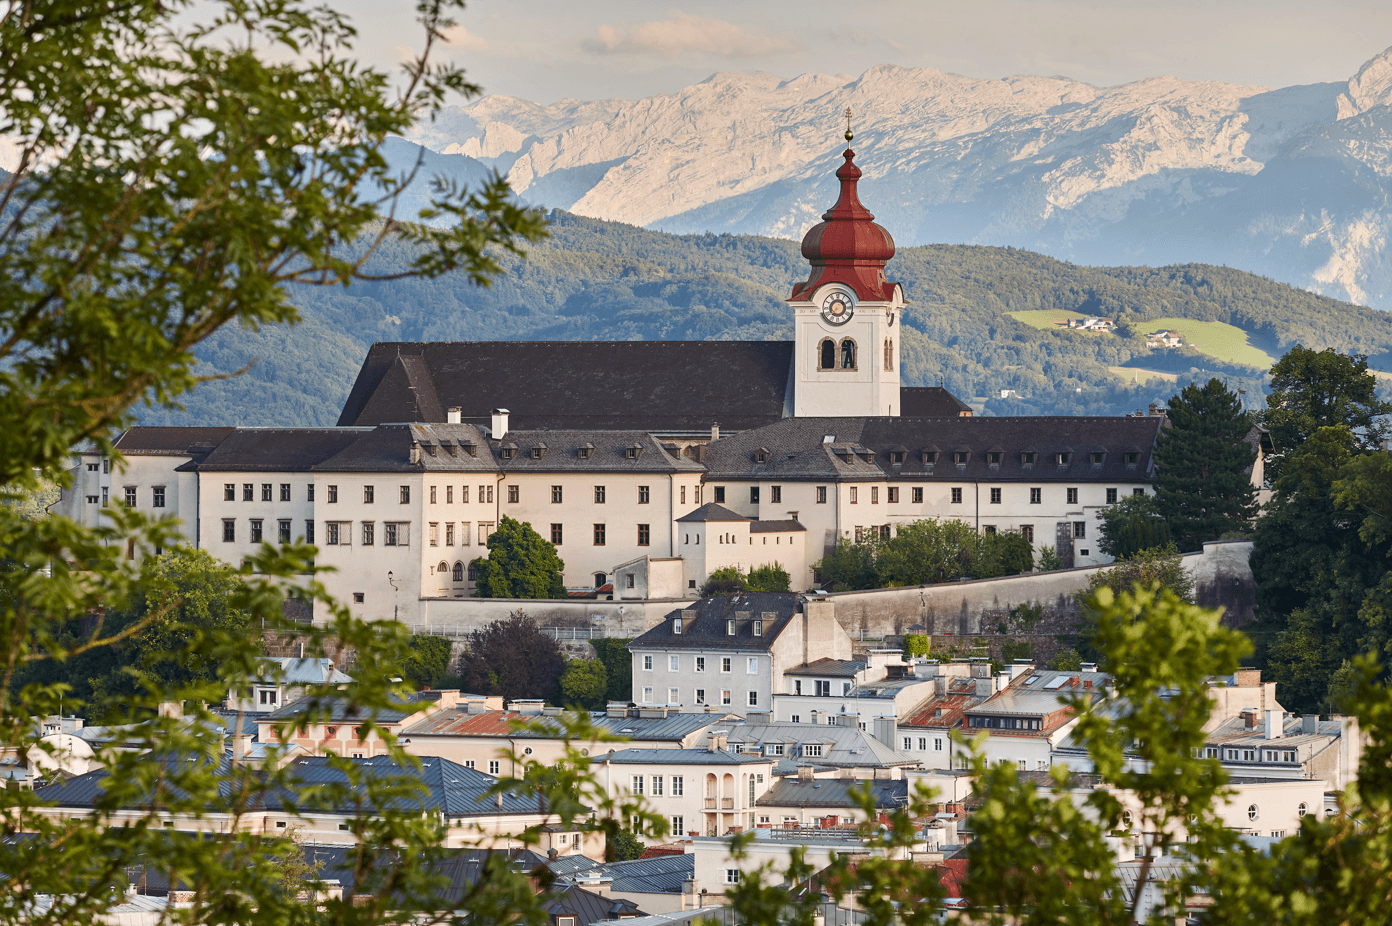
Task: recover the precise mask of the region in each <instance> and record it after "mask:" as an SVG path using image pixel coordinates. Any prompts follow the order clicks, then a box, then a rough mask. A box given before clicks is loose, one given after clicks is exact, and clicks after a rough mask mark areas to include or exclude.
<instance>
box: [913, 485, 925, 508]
mask: <svg viewBox="0 0 1392 926" xmlns="http://www.w3.org/2000/svg"><path fill="white" fill-rule="evenodd" d="M913 503H914V504H915V505H922V504H923V489H922V488H915V489H914V490H913Z"/></svg>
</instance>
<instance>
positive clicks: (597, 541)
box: [594, 524, 604, 585]
mask: <svg viewBox="0 0 1392 926" xmlns="http://www.w3.org/2000/svg"><path fill="white" fill-rule="evenodd" d="M594 545H595V546H597V547H602V546H604V525H603V524H596V525H595V526H594ZM600 584H601V585H602V584H603V583H600Z"/></svg>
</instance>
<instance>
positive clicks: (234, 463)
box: [181, 428, 366, 473]
mask: <svg viewBox="0 0 1392 926" xmlns="http://www.w3.org/2000/svg"><path fill="white" fill-rule="evenodd" d="M365 433H366V432H365V431H362V430H359V429H357V428H235V429H232V433H230V434H228V435H227V437H226V438H224V439H223V441H222V443H220V444H218V446H217V449H215V450H214V451H213V452H212V453H210V454H208V455H207V456H206V457H204V458H203V459H202V460H201V461H199V462H197V463H186V464H184V466H183V467H181V469H196V470H197V471H198V472H202V473H218V472H228V473H240V472H268V473H294V472H309V471H310V470H311V469H312V468H313V467H314V465H315V464H317V463H319V462H321V461H323V460H326V459H328V458H329V457H331V456H333V455H334V454H335V453H338V452H339V451H340V450H342V449H343V448H344V447H347V446H348V445H349V444H352V443H353V442H354V441H357V440H359V439H361V438H362V437H363V436H364V434H365Z"/></svg>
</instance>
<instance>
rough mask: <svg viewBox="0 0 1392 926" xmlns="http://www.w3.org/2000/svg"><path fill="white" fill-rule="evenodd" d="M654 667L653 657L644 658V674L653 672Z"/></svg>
mask: <svg viewBox="0 0 1392 926" xmlns="http://www.w3.org/2000/svg"><path fill="white" fill-rule="evenodd" d="M652 666H653V660H652V656H651V655H647V656H644V657H643V671H644V672H651V671H652Z"/></svg>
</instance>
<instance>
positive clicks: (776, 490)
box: [769, 486, 783, 505]
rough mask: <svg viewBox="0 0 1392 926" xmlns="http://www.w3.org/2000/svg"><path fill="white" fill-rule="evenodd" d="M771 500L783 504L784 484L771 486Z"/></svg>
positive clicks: (776, 503)
mask: <svg viewBox="0 0 1392 926" xmlns="http://www.w3.org/2000/svg"><path fill="white" fill-rule="evenodd" d="M769 501H771V502H773V503H774V504H775V505H778V504H782V502H783V487H782V486H769Z"/></svg>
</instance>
